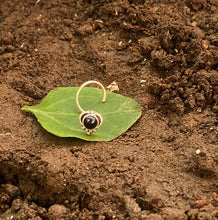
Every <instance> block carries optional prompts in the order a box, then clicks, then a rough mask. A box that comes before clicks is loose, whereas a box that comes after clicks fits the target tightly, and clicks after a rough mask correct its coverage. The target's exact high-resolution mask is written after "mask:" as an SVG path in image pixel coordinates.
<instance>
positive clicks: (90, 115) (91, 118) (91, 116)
mask: <svg viewBox="0 0 218 220" xmlns="http://www.w3.org/2000/svg"><path fill="white" fill-rule="evenodd" d="M89 84H97V85H99V86H100V87H101V88H102V89H103V92H104V94H103V99H102V102H103V103H104V102H105V101H106V90H105V88H104V86H103V85H102V84H101V83H100V82H97V81H94V80H91V81H87V82H85V83H83V84H82V85H81V86H80V88H79V89H78V91H77V93H76V105H77V107H78V109H79V110H80V112H81V114H80V116H79V121H80V124H81V125H82V128H83V129H84V130H85V131H86V133H87V134H89V135H91V134H92V133H93V132H94V131H96V130H97V129H98V128H99V127H100V126H101V125H102V122H103V118H102V116H101V115H100V114H99V113H98V112H96V111H94V110H88V111H85V110H84V109H83V108H82V107H81V106H80V104H79V94H80V92H81V90H82V89H83V88H84V87H85V86H87V85H89Z"/></svg>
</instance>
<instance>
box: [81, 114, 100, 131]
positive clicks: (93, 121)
mask: <svg viewBox="0 0 218 220" xmlns="http://www.w3.org/2000/svg"><path fill="white" fill-rule="evenodd" d="M97 125H98V120H97V118H96V117H95V116H93V115H87V116H85V118H84V126H85V127H86V128H87V129H93V128H96V126H97Z"/></svg>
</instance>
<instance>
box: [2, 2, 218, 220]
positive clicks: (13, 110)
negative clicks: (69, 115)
mask: <svg viewBox="0 0 218 220" xmlns="http://www.w3.org/2000/svg"><path fill="white" fill-rule="evenodd" d="M217 4H218V2H217V0H190V1H185V0H181V1H178V0H162V1H160V0H148V1H143V0H137V1H136V0H129V1H128V0H114V1H113V0H110V1H109V0H108V1H105V0H98V1H97V0H78V1H74V0H47V1H45V0H38V1H37V0H33V1H24V0H1V1H0V73H1V74H0V83H1V87H0V92H1V96H0V100H1V101H0V121H1V127H0V219H2V220H4V219H24V220H26V219H35V220H40V219H57V220H60V219H90V220H91V219H101V220H103V219H149V220H152V219H154V220H161V219H167V220H168V219H172V220H173V219H181V220H183V219H187V220H188V219H201V220H204V219H217V217H218V208H217V206H218V179H217V175H218V169H217V167H218V166H217V165H218V135H217V132H218V128H217V123H218V121H217V118H216V114H217V112H218V105H217V103H218V72H217V67H218V50H217V47H218V38H217V31H218V13H217V7H218V5H217ZM91 79H94V80H98V81H100V82H102V83H103V84H104V85H105V86H107V85H109V84H110V83H111V82H112V81H114V80H115V81H116V82H117V84H118V85H119V88H120V94H123V95H126V96H129V97H132V98H134V99H135V100H137V101H138V102H139V103H140V105H141V106H142V112H143V114H142V117H141V118H140V120H139V121H138V122H137V123H136V124H135V125H134V126H133V127H132V128H131V129H129V130H128V131H127V132H126V133H125V134H123V135H121V136H120V137H118V138H117V139H115V140H113V141H111V142H103V143H101V142H98V143H96V142H95V143H90V142H85V141H82V140H79V139H74V138H59V137H56V136H54V135H52V134H49V133H48V132H46V131H45V130H43V129H42V128H41V126H40V125H39V123H38V122H37V120H36V119H35V117H34V116H33V115H32V114H28V113H25V112H22V111H21V110H20V108H21V107H22V106H23V105H35V104H37V103H39V102H40V101H41V99H42V98H43V97H44V96H45V95H46V94H47V93H48V92H49V91H50V90H51V89H53V88H55V87H60V86H66V87H67V86H79V85H81V84H82V83H83V82H85V81H87V80H91Z"/></svg>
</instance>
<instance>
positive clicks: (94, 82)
mask: <svg viewBox="0 0 218 220" xmlns="http://www.w3.org/2000/svg"><path fill="white" fill-rule="evenodd" d="M92 83H93V84H97V85H99V86H101V88H102V89H103V92H104V94H103V99H102V102H105V101H106V90H105V88H104V86H103V85H102V84H101V83H100V82H97V81H94V80H90V81H87V82H85V83H83V84H82V85H81V86H80V88H79V89H78V91H77V93H76V105H77V107H78V108H79V110H80V112H85V110H84V109H83V108H82V107H81V106H80V104H79V94H80V92H81V90H82V89H83V88H84V87H85V86H87V85H89V84H92Z"/></svg>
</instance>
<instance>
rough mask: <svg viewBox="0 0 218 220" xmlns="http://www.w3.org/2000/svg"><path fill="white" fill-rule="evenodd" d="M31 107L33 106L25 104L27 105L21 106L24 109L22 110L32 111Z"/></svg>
mask: <svg viewBox="0 0 218 220" xmlns="http://www.w3.org/2000/svg"><path fill="white" fill-rule="evenodd" d="M30 107H31V106H27V105H25V106H23V107H22V108H21V110H22V111H30Z"/></svg>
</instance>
